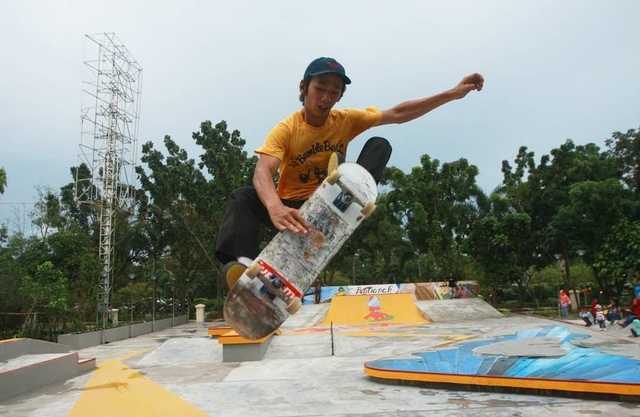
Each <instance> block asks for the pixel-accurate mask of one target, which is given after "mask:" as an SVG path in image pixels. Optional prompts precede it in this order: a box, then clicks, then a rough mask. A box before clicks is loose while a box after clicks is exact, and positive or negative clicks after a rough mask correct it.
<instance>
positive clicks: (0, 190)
mask: <svg viewBox="0 0 640 417" xmlns="http://www.w3.org/2000/svg"><path fill="white" fill-rule="evenodd" d="M6 186H7V171H5V170H4V168H0V194H4V187H6Z"/></svg>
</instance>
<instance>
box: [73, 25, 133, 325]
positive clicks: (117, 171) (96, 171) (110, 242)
mask: <svg viewBox="0 0 640 417" xmlns="http://www.w3.org/2000/svg"><path fill="white" fill-rule="evenodd" d="M84 49H85V50H84V68H85V77H83V83H82V115H81V127H80V132H81V134H80V153H79V159H80V161H79V162H80V163H79V165H80V166H83V165H84V166H86V167H87V169H88V172H87V171H84V172H83V171H82V170H80V169H78V170H76V198H77V200H78V201H79V202H81V203H88V204H93V205H95V206H96V207H98V208H99V209H100V249H99V253H100V261H101V263H102V274H101V277H100V281H99V287H100V300H101V306H102V312H103V323H104V322H105V318H106V314H108V311H109V310H110V299H109V298H110V293H111V284H112V282H113V250H114V239H113V238H114V231H115V227H114V226H115V225H114V215H115V213H116V211H117V210H125V211H131V212H133V210H134V207H135V178H136V177H135V163H136V158H137V142H138V125H139V124H138V122H139V119H140V96H141V87H142V68H141V67H140V65H139V64H138V63H137V62H136V60H135V59H134V58H133V56H132V55H131V53H130V52H129V51H128V50H127V48H126V47H125V46H124V45H123V43H122V42H121V41H120V40H119V39H118V37H117V36H116V35H115V34H114V33H101V34H97V35H86V37H85V48H84Z"/></svg>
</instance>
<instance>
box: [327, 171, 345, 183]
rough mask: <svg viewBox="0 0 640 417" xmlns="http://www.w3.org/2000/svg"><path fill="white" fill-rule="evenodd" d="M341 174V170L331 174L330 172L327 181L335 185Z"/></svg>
mask: <svg viewBox="0 0 640 417" xmlns="http://www.w3.org/2000/svg"><path fill="white" fill-rule="evenodd" d="M341 176H342V174H341V173H340V172H339V171H337V170H335V171H333V172H332V173H331V174H329V176H328V177H327V182H328V183H329V184H331V185H334V184H335V183H336V182H338V180H339V179H340V177H341Z"/></svg>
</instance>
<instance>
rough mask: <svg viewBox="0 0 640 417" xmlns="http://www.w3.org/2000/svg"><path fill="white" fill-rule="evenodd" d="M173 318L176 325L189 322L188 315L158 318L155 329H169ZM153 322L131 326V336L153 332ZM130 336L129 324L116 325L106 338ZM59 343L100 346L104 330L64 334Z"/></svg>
mask: <svg viewBox="0 0 640 417" xmlns="http://www.w3.org/2000/svg"><path fill="white" fill-rule="evenodd" d="M172 320H173V323H174V326H179V325H181V324H186V323H187V316H186V315H183V316H176V317H175V318H173V319H172V318H167V319H162V320H156V322H155V331H159V330H164V329H168V328H169V327H171V321H172ZM153 327H154V326H153V323H152V322H145V323H138V324H134V325H132V326H131V337H136V336H140V335H143V334H148V333H151V332H152V331H153V330H154V329H153ZM128 338H129V325H125V326H120V327H114V328H111V329H107V330H106V335H105V339H106V342H107V343H110V342H115V341H117V340H124V339H128ZM58 343H63V344H65V345H69V348H71V349H72V350H80V349H85V348H88V347H92V346H98V345H100V344H102V330H96V331H94V332H86V333H77V334H62V335H60V336H58Z"/></svg>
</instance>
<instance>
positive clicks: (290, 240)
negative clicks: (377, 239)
mask: <svg viewBox="0 0 640 417" xmlns="http://www.w3.org/2000/svg"><path fill="white" fill-rule="evenodd" d="M377 198H378V189H377V185H376V182H375V180H374V179H373V177H372V176H371V174H369V172H368V171H367V170H366V169H365V168H363V167H362V166H360V165H358V164H356V163H351V162H344V163H342V164H340V165H338V167H337V168H336V169H335V170H334V171H333V172H331V174H329V175H328V176H327V178H326V179H325V180H324V182H323V183H322V184H321V185H320V186H319V187H318V189H316V191H315V192H314V193H313V194H312V195H311V197H310V198H309V199H308V200H307V201H306V202H305V203H304V204H303V205H302V207H300V211H299V212H300V215H301V216H302V217H303V218H304V219H306V220H307V222H308V223H309V225H310V226H311V230H310V231H309V232H308V233H307V234H302V233H300V234H295V233H293V232H291V231H288V230H286V231H284V232H279V233H278V234H277V235H276V236H275V237H274V238H273V240H272V241H271V242H270V243H269V244H268V245H267V246H266V247H265V248H264V250H263V251H262V252H260V254H259V255H258V257H257V258H256V259H255V260H254V262H253V263H252V264H251V265H250V266H249V267H248V268H247V269H246V271H245V272H244V273H243V274H242V276H241V277H240V279H239V280H238V282H237V283H236V284H235V285H234V286H233V288H232V289H231V291H230V292H229V294H228V295H227V299H226V302H225V304H224V309H223V312H224V318H225V320H226V321H227V324H228V325H229V326H231V328H232V329H233V330H235V331H236V332H237V333H238V334H240V335H241V336H243V337H245V338H248V339H260V338H262V337H265V336H267V335H269V334H271V333H272V332H274V331H275V330H276V329H278V327H280V325H281V324H282V323H283V322H284V321H285V320H286V319H287V318H288V317H289V315H291V314H295V313H296V312H297V311H298V309H299V308H300V306H301V305H302V297H303V295H304V293H305V292H306V291H307V289H308V288H309V287H311V285H312V284H313V282H314V281H315V280H316V278H317V277H318V275H320V273H321V272H322V271H323V270H324V268H325V267H326V266H327V264H328V263H329V262H330V261H331V259H332V258H333V257H334V255H335V254H336V253H337V252H338V250H339V249H340V248H341V247H342V245H344V243H345V242H346V240H347V239H348V238H349V236H351V234H352V233H353V232H354V231H355V229H356V228H357V227H358V226H359V225H360V223H361V222H362V220H363V219H364V218H366V217H367V216H369V215H370V214H371V213H372V212H373V210H374V209H375V202H376V199H377Z"/></svg>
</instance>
